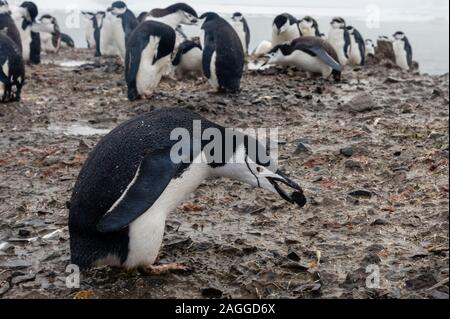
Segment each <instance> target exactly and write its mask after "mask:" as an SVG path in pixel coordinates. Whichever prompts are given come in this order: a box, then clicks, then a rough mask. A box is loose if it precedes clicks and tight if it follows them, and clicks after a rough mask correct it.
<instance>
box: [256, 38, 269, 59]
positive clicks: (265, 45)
mask: <svg viewBox="0 0 450 319" xmlns="http://www.w3.org/2000/svg"><path fill="white" fill-rule="evenodd" d="M271 49H272V43H271V42H269V41H266V40H264V41H262V42H261V43H260V44H259V45H258V47H257V48H256V50H255V53H254V54H255V55H256V56H262V55H265V54H267V53H269V52H270V50H271Z"/></svg>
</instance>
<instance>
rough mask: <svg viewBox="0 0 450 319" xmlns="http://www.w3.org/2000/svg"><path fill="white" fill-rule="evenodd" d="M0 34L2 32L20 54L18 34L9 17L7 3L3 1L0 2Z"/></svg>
mask: <svg viewBox="0 0 450 319" xmlns="http://www.w3.org/2000/svg"><path fill="white" fill-rule="evenodd" d="M0 32H3V33H5V34H6V35H7V36H8V37H10V39H11V40H13V41H14V43H15V44H16V45H17V48H18V49H19V51H20V53H21V54H22V39H21V38H20V32H19V29H18V28H17V26H16V24H15V22H14V20H13V18H12V17H11V11H10V10H9V5H8V2H7V1H5V0H0Z"/></svg>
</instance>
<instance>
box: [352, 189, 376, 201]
mask: <svg viewBox="0 0 450 319" xmlns="http://www.w3.org/2000/svg"><path fill="white" fill-rule="evenodd" d="M349 195H350V196H352V197H356V198H368V199H370V198H372V196H373V193H372V192H370V191H367V190H356V191H353V192H350V193H349Z"/></svg>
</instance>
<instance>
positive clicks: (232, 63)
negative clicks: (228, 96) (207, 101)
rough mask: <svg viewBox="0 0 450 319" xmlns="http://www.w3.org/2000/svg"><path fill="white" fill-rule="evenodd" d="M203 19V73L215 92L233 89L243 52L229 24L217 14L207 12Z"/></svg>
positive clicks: (236, 88) (237, 87) (236, 86)
mask: <svg viewBox="0 0 450 319" xmlns="http://www.w3.org/2000/svg"><path fill="white" fill-rule="evenodd" d="M200 19H203V20H204V22H203V25H202V30H203V31H204V40H203V43H204V45H203V73H204V75H205V76H206V78H208V80H209V83H210V84H211V86H212V87H213V88H214V89H215V90H216V91H219V92H229V93H236V92H238V91H239V90H240V87H241V78H242V74H243V70H244V62H245V54H244V48H243V47H242V44H241V40H240V39H239V36H238V34H237V33H236V31H235V30H234V29H233V27H232V26H231V25H230V24H229V23H228V22H227V21H225V20H224V19H223V18H221V17H220V16H219V15H218V14H216V13H213V12H207V13H205V14H203V15H202V16H201V17H200Z"/></svg>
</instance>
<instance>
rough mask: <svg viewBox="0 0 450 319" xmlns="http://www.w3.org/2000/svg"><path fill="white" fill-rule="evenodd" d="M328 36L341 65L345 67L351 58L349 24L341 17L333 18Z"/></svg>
mask: <svg viewBox="0 0 450 319" xmlns="http://www.w3.org/2000/svg"><path fill="white" fill-rule="evenodd" d="M330 24H331V29H330V32H329V34H328V42H329V43H330V44H331V45H332V46H333V48H334V50H335V51H336V53H337V55H338V57H339V63H340V64H341V65H342V66H345V65H346V64H347V62H348V59H349V58H350V47H351V39H350V33H349V32H348V30H347V24H346V22H345V20H344V19H343V18H341V17H337V18H333V20H332V21H331V23H330Z"/></svg>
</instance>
